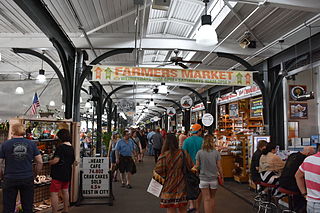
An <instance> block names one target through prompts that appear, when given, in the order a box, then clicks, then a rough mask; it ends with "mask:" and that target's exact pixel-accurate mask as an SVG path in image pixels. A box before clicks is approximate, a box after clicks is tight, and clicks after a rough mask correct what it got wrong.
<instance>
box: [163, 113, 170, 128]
mask: <svg viewBox="0 0 320 213" xmlns="http://www.w3.org/2000/svg"><path fill="white" fill-rule="evenodd" d="M168 120H169V118H168V115H165V117H164V129H165V130H166V131H168Z"/></svg>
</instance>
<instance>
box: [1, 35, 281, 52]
mask: <svg viewBox="0 0 320 213" xmlns="http://www.w3.org/2000/svg"><path fill="white" fill-rule="evenodd" d="M71 40H72V41H73V43H74V44H75V46H76V47H77V48H81V49H90V48H91V47H90V46H89V45H88V43H87V41H86V40H85V39H84V38H79V37H72V38H71ZM91 42H92V45H93V47H94V48H97V49H98V48H99V49H119V48H134V38H111V37H108V38H102V37H101V38H97V37H94V38H91ZM15 47H19V48H31V49H32V48H48V49H50V48H52V44H51V42H50V41H49V40H48V38H46V37H43V38H40V37H37V38H30V37H28V36H27V37H24V36H21V35H20V36H19V35H16V36H15V37H10V38H8V37H7V38H0V49H2V48H3V49H9V48H15ZM141 47H142V49H144V50H174V49H176V48H178V49H179V50H182V51H203V52H210V51H211V50H212V47H207V46H201V45H198V44H197V43H196V41H195V40H194V39H169V38H144V39H143V40H142V44H141ZM283 48H286V47H285V46H283ZM258 50H259V48H256V49H250V48H246V49H243V48H241V47H240V46H239V43H238V42H237V41H233V40H231V39H230V40H226V41H225V42H223V44H221V45H220V46H219V47H218V48H216V49H215V51H216V52H225V53H231V54H239V55H252V54H253V52H256V51H258ZM279 51H280V47H273V48H271V49H270V51H269V52H266V53H264V54H262V56H265V57H269V56H272V55H274V54H276V53H277V52H279Z"/></svg>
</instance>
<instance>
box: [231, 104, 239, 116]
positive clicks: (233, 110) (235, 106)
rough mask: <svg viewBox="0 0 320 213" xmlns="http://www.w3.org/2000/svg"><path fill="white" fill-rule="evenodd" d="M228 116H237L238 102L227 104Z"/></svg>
mask: <svg viewBox="0 0 320 213" xmlns="http://www.w3.org/2000/svg"><path fill="white" fill-rule="evenodd" d="M229 116H230V118H237V117H239V106H238V103H232V104H229Z"/></svg>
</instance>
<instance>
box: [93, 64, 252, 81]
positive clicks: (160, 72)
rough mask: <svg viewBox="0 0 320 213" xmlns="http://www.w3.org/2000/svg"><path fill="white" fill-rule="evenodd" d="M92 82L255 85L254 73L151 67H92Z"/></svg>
mask: <svg viewBox="0 0 320 213" xmlns="http://www.w3.org/2000/svg"><path fill="white" fill-rule="evenodd" d="M91 71H92V81H100V82H107V81H109V82H112V81H118V82H119V81H120V82H121V81H125V82H130V81H131V82H166V83H190V84H207V85H232V86H249V85H253V72H250V71H234V70H232V71H230V70H191V69H190V70H189V69H169V68H150V67H124V66H101V65H95V66H93V67H92V70H91Z"/></svg>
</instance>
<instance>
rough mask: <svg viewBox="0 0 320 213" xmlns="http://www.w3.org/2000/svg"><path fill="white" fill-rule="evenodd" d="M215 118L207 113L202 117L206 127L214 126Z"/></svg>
mask: <svg viewBox="0 0 320 213" xmlns="http://www.w3.org/2000/svg"><path fill="white" fill-rule="evenodd" d="M213 120H214V118H213V116H212V115H211V114H210V113H206V114H204V115H203V116H202V123H203V125H204V126H211V125H212V124H213Z"/></svg>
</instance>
